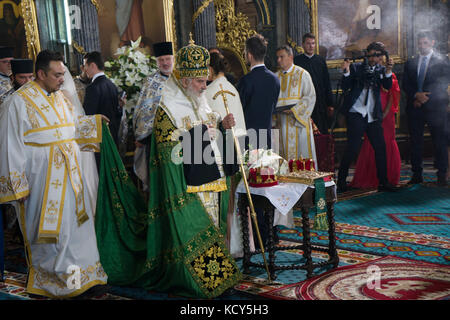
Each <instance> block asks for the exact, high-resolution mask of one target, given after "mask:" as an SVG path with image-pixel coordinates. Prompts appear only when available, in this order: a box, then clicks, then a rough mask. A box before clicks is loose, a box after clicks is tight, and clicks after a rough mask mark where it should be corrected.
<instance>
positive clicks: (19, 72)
mask: <svg viewBox="0 0 450 320" xmlns="http://www.w3.org/2000/svg"><path fill="white" fill-rule="evenodd" d="M11 71H12V75H11V81H12V86H13V87H12V88H11V89H9V91H7V92H5V93H4V94H2V95H0V106H1V104H2V103H3V101H5V100H6V98H8V97H9V96H10V95H12V94H13V93H14V92H15V91H16V90H18V89H19V88H20V87H21V86H23V85H24V84H25V83H27V82H30V81H32V80H33V77H34V74H33V60H31V59H13V60H11Z"/></svg>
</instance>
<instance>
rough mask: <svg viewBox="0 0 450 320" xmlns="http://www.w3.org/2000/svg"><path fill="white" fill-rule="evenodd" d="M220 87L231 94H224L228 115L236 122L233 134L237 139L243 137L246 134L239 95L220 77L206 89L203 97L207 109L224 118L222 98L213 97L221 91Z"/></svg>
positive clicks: (224, 111)
mask: <svg viewBox="0 0 450 320" xmlns="http://www.w3.org/2000/svg"><path fill="white" fill-rule="evenodd" d="M221 85H222V88H223V90H225V91H228V92H231V93H232V94H230V93H225V96H226V99H227V104H228V109H229V111H230V113H232V114H233V116H234V120H235V121H236V126H235V127H234V132H235V134H236V136H237V137H239V136H243V135H245V134H246V132H247V131H246V129H245V119H244V111H243V110H242V104H241V99H240V98H239V93H238V91H237V90H236V88H235V87H234V86H233V85H232V84H231V83H230V82H229V81H228V80H227V78H226V77H220V78H217V79H215V80H214V81H213V82H211V83H210V84H209V85H208V87H207V88H206V91H205V95H206V99H207V100H208V105H209V107H210V108H211V109H212V110H213V111H215V112H217V113H218V114H220V116H221V117H222V119H223V118H225V116H226V115H227V113H226V110H225V105H224V103H223V98H222V96H221V95H218V96H217V97H216V99H214V96H215V95H216V93H218V92H219V91H221V90H222V89H221V88H220V86H221Z"/></svg>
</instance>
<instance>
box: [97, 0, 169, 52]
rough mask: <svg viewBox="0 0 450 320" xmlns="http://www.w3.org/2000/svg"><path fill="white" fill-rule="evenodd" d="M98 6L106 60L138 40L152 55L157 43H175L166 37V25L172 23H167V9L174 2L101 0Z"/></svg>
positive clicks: (102, 46)
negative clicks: (122, 47) (118, 50)
mask: <svg viewBox="0 0 450 320" xmlns="http://www.w3.org/2000/svg"><path fill="white" fill-rule="evenodd" d="M98 5H99V11H98V24H99V33H100V43H101V52H102V54H103V56H104V57H105V58H107V59H109V58H111V57H113V56H114V54H115V52H116V51H117V49H118V48H119V47H121V46H124V45H130V43H131V41H136V40H137V39H138V38H139V37H141V43H140V46H141V48H142V51H144V52H145V53H146V54H151V55H153V54H154V53H153V49H152V46H153V44H154V43H157V42H162V41H171V40H172V39H171V38H170V37H168V36H167V34H166V29H167V28H168V26H167V24H168V23H172V21H169V22H167V21H166V18H167V17H168V14H167V12H166V11H167V8H166V7H168V6H169V7H171V6H173V1H169V0H164V1H161V0H146V1H143V0H132V1H130V0H102V1H99V2H98ZM144 17H145V19H144Z"/></svg>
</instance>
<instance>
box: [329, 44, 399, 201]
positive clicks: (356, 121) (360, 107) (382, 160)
mask: <svg viewBox="0 0 450 320" xmlns="http://www.w3.org/2000/svg"><path fill="white" fill-rule="evenodd" d="M383 56H387V58H388V55H387V52H386V50H385V48H384V45H383V43H381V42H372V43H371V44H369V46H368V47H367V54H366V55H365V56H364V57H363V58H364V62H362V63H353V64H351V63H350V61H349V60H348V59H345V60H344V63H343V64H342V71H343V73H344V74H343V78H342V90H343V92H344V103H343V105H342V108H341V112H342V113H343V114H344V115H345V116H346V120H347V147H346V150H345V153H344V156H343V157H342V160H341V163H340V167H339V173H338V181H337V192H338V193H341V192H345V191H347V182H346V179H347V175H348V170H349V167H350V164H351V163H352V161H353V160H354V159H355V158H356V156H357V153H358V150H359V147H360V145H361V138H362V137H363V135H364V133H366V134H367V137H368V138H369V141H370V144H371V145H372V147H373V149H374V151H375V163H376V167H377V177H378V181H379V185H378V191H396V190H397V188H396V187H394V186H393V185H391V184H390V183H389V182H388V180H387V163H386V144H385V141H384V135H383V127H382V121H383V111H382V108H381V99H380V89H381V87H383V88H384V89H386V90H389V89H390V88H391V87H392V67H393V64H394V62H393V60H392V59H390V58H388V59H387V64H386V67H383V66H381V65H380V63H381V61H382V59H383Z"/></svg>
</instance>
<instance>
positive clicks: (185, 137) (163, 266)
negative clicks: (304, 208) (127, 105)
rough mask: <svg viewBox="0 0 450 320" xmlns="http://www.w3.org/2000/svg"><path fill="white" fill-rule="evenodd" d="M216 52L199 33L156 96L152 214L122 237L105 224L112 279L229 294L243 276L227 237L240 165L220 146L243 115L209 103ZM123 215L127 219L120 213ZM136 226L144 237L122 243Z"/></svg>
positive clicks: (103, 242) (103, 243)
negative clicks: (201, 43) (199, 42)
mask: <svg viewBox="0 0 450 320" xmlns="http://www.w3.org/2000/svg"><path fill="white" fill-rule="evenodd" d="M209 60H210V56H209V52H208V50H206V49H205V48H203V47H200V46H197V45H195V44H194V42H193V41H192V40H191V41H190V44H189V45H188V46H185V47H183V48H181V49H180V50H179V51H178V52H177V54H176V59H175V65H176V67H175V70H174V71H173V73H172V74H171V75H170V77H169V79H168V80H167V81H166V83H165V85H164V87H163V89H162V91H161V99H159V100H158V101H157V102H155V104H154V107H155V108H156V113H155V120H154V123H153V131H152V135H151V143H150V156H149V157H150V158H149V189H150V190H152V192H150V194H149V203H148V212H147V213H146V215H145V218H142V219H140V220H139V219H128V220H127V224H129V225H128V227H127V228H126V230H128V231H126V232H125V231H123V232H121V233H116V236H114V237H112V235H111V234H108V233H107V232H105V233H102V232H99V231H101V230H99V229H98V230H97V237H98V243H99V244H100V247H99V251H100V255H101V261H102V264H103V265H104V267H105V271H106V272H107V274H108V277H109V279H110V283H111V284H117V285H133V286H139V287H142V288H145V289H146V290H152V291H158V292H166V293H171V294H174V295H178V296H186V297H191V298H201V299H205V298H214V297H217V296H219V295H223V294H224V292H225V291H227V290H228V289H230V288H232V287H233V286H234V285H236V284H237V283H238V281H239V280H240V278H241V274H240V272H239V268H238V266H237V265H236V263H235V261H234V260H233V258H232V257H231V255H230V253H229V250H228V249H227V246H226V244H225V237H226V233H227V223H226V219H227V210H228V203H229V189H230V176H231V175H232V174H234V172H232V171H231V172H230V171H229V170H228V169H227V165H226V164H225V163H223V162H224V161H222V156H221V152H220V150H219V149H220V148H219V146H220V145H221V140H222V141H225V140H226V139H227V136H230V135H228V134H225V130H227V129H230V128H232V127H233V126H234V125H235V120H234V117H233V115H232V114H228V115H226V116H225V117H223V118H221V117H220V115H219V114H218V113H216V112H214V111H213V110H212V109H211V108H210V107H209V106H208V103H207V100H206V97H205V94H204V92H205V90H206V81H207V79H208V66H209ZM221 133H222V134H221ZM221 137H225V138H223V139H221ZM180 140H182V141H180ZM199 158H200V159H199ZM231 167H233V166H231ZM125 214H127V213H125ZM122 215H123V213H122ZM116 218H117V217H116ZM104 220H105V221H104V223H107V224H109V225H110V227H111V230H112V229H113V228H114V227H115V225H114V223H115V222H114V221H111V219H104ZM119 221H120V223H125V219H122V218H120V217H119ZM108 228H109V227H108V226H105V227H104V228H103V230H106V229H108ZM136 230H140V233H139V234H138V238H139V239H137V242H136V243H134V244H133V245H131V244H130V245H127V246H124V245H122V244H121V242H122V241H124V242H126V243H130V241H129V239H131V238H133V237H134V238H136V232H137V231H136ZM141 240H142V241H143V243H142V242H141ZM116 244H117V245H118V246H119V247H120V248H121V249H120V250H117V248H118V246H116ZM137 244H138V245H137ZM124 257H127V258H124ZM130 270H132V276H130V275H131V273H130Z"/></svg>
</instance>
